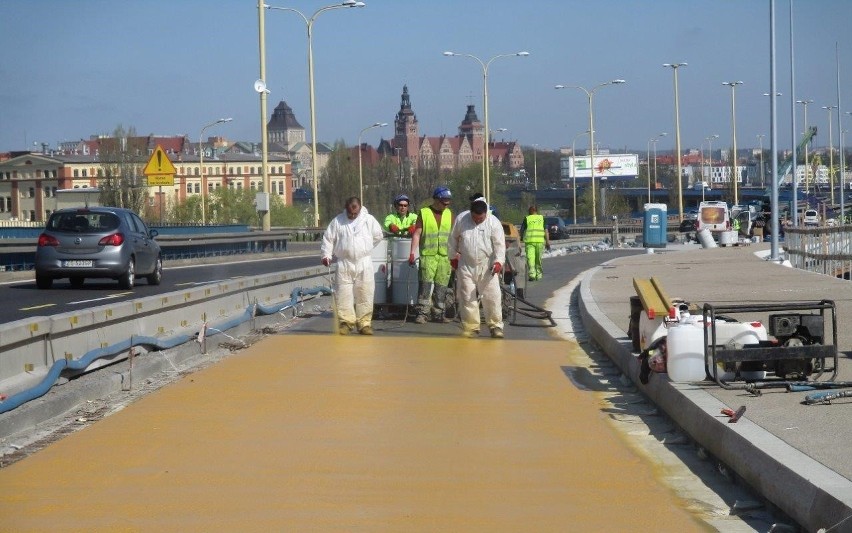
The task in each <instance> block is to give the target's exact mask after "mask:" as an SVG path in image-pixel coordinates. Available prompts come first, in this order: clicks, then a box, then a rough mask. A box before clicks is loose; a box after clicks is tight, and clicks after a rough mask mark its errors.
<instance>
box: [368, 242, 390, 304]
mask: <svg viewBox="0 0 852 533" xmlns="http://www.w3.org/2000/svg"><path fill="white" fill-rule="evenodd" d="M371 255H372V260H373V277H374V279H375V281H376V289H375V291H374V292H373V304H386V303H388V283H389V281H390V278H389V277H388V241H387V239H384V240H382V241H380V242H379V244H378V245H376V247H375V248H373V252H372V254H371Z"/></svg>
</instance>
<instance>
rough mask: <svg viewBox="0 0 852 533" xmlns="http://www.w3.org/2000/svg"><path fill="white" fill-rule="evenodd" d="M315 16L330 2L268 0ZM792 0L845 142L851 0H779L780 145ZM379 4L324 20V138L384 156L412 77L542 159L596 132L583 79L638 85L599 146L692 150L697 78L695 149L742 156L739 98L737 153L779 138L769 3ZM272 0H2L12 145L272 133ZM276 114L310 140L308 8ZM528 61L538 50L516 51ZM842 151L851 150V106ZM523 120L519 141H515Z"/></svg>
mask: <svg viewBox="0 0 852 533" xmlns="http://www.w3.org/2000/svg"><path fill="white" fill-rule="evenodd" d="M266 1H267V2H269V3H271V5H274V6H279V7H288V8H293V9H297V10H299V11H301V12H302V13H303V14H304V15H305V17H307V18H310V17H311V16H312V15H313V13H314V12H316V11H317V10H319V9H320V8H322V7H324V6H327V5H330V2H329V3H326V2H322V1H313V0H310V1H308V0H288V1H289V2H290V3H278V2H285V0H266ZM790 1H793V13H792V14H793V17H792V18H793V42H794V47H793V48H794V50H793V52H794V56H795V99H798V100H813V103H812V104H809V105H807V106H804V105H795V113H796V122H797V130H798V131H799V132H801V131H804V126H803V124H804V112H805V109H807V113H808V123H809V124H810V125H816V126H817V128H818V130H819V134H818V136H817V139H816V141H815V142H814V146H826V145H827V144H828V134H827V131H828V122H829V120H828V117H829V111H828V110H825V109H822V107H823V106H834V105H837V103H838V95H837V67H838V66H839V70H840V81H841V91H840V105H841V111H844V113H842V114H841V116H842V118H843V128H844V129H846V128H847V127H848V125H850V124H852V116H850V115H846V114H845V110H852V31H849V23H850V21H852V2H850V1H849V0H776V1H775V14H776V49H775V61H776V91H777V92H780V93H782V96H780V97H778V98H777V121H778V122H777V131H778V140H777V142H778V147H779V149H785V148H788V147H789V146H790V145H791V140H790V139H791V135H792V123H791V107H793V106H794V105H793V104H791V98H790V95H791V77H792V76H791V68H790V64H791V61H790V55H791V53H790V52H791V47H790V34H791V31H790V18H791V17H790ZM365 2H366V6H365V7H362V8H347V9H335V10H329V11H324V12H322V13H320V14H319V15H318V16H317V17H316V18H315V19H314V23H313V25H312V29H313V57H314V85H315V111H316V130H317V138H318V139H319V140H320V141H323V142H329V143H333V142H336V141H339V140H342V141H344V142H345V143H347V144H348V145H355V144H357V142H358V136H359V132H360V131H361V130H362V129H363V128H366V127H368V126H370V125H372V124H374V123H376V122H387V123H389V125H388V126H387V127H384V128H375V129H372V130H369V131H367V132H365V133H364V134H363V135H362V136H361V140H362V141H363V142H367V143H370V144H372V145H376V144H377V143H378V141H379V139H380V138H386V139H387V138H391V137H392V136H393V121H394V117H395V115H396V113H397V111H399V106H400V96H401V93H402V88H403V86H404V85H407V86H408V89H409V93H410V96H411V104H412V107H413V109H414V112H415V114H416V115H417V118H418V121H419V128H420V134H421V135H429V136H438V135H442V134H446V135H449V136H453V135H456V134H457V132H458V125H459V123H460V122H461V120H462V119H463V118H464V115H465V111H466V108H467V105H468V104H474V105H475V106H476V111H477V114H478V116H479V119H480V120H481V121H483V122H484V119H485V113H484V111H483V101H482V100H483V98H482V97H483V86H482V81H483V67H482V65H481V64H480V63H479V62H478V61H476V60H475V59H472V58H469V57H444V56H443V52H444V51H454V52H457V53H461V54H470V55H473V56H476V57H478V58H479V59H480V60H481V61H482V62H483V63H488V65H489V66H488V76H487V79H488V118H489V126H490V129H491V130H492V131H494V138H495V139H496V140H500V139H506V140H514V141H518V142H520V143H521V144H522V145H524V146H533V145H536V146H537V147H538V148H539V149H541V150H546V149H557V148H559V147H566V146H571V145H572V142H575V143H576V146H577V148H578V150H579V149H580V147H585V146H586V145H587V144H588V138H587V137H586V136H583V135H581V134H582V133H583V132H585V131H587V130H588V129H589V101H588V98H587V96H586V94H585V93H584V92H583V91H582V90H580V89H565V90H555V89H554V86H555V85H557V84H562V85H566V86H579V87H584V88H586V89H587V90H592V88H594V87H596V86H597V85H599V84H601V83H605V82H607V81H610V80H613V79H624V80H626V83H625V84H621V85H612V86H604V87H601V88H599V89H597V90H595V92H594V98H593V103H594V112H593V116H594V122H595V127H594V129H595V142H596V144H597V145H599V146H600V147H602V148H610V149H611V150H614V151H622V150H624V149H628V150H633V151H639V152H640V153H644V152H645V151H646V150H647V149H648V147H649V140H650V139H651V138H653V137H656V136H658V135H659V134H661V133H663V132H665V133H667V134H668V135H667V136H665V137H663V138H662V139H661V140H660V141H659V142H658V143H657V150H658V152H660V151H666V150H671V149H673V148H674V145H675V133H674V132H675V105H674V102H675V97H674V72H673V70H672V69H671V68H665V67H663V66H662V65H663V63H682V62H686V63H688V65H687V66H685V67H681V68H679V69H678V98H679V103H680V105H679V109H680V120H679V123H680V135H681V146H682V148H683V149H684V150H687V149H689V148H695V149H699V148H701V147H702V146H703V147H705V148H706V147H707V144H708V143H707V142H706V141H705V140H706V139H707V137H709V136H712V135H719V138H717V139H715V140H713V141H712V143H713V148H714V150H718V149H719V148H722V147H725V146H730V145H731V140H732V136H733V135H732V109H731V103H732V98H731V93H732V90H731V89H730V88H729V87H727V86H724V85H722V83H723V82H726V81H742V82H743V84H742V85H739V86H737V88H736V89H735V100H736V109H735V111H736V136H737V147H738V148H740V149H742V148H746V147H757V146H758V145H759V143H760V142H761V141H760V140H759V138H758V135H764V136H765V137H764V138H763V140H762V142H763V145H764V147H765V148H769V146H770V98H768V97H767V96H764V93H769V92H770V63H771V62H770V57H771V54H770V16H769V13H770V7H769V6H770V0H761V1H758V0H712V1H711V0H644V1H639V0H595V1H588V0H587V1H583V2H579V1H574V0H525V1H521V2H518V1H517V0H515V1H512V2H510V1H507V0H487V1H485V0H464V1H459V0H429V1H422V0H421V1H415V0H365ZM257 6H258V3H257V0H217V1H210V0H177V1H175V0H168V1H166V0H146V1H144V2H143V1H135V2H129V1H115V0H75V1H73V2H69V1H67V0H2V2H0V52H2V54H0V152H4V151H10V150H26V149H33V147H34V146H39V145H40V144H41V143H47V144H48V145H49V146H51V147H55V146H57V145H58V143H59V142H62V141H73V140H79V139H87V138H89V136H91V135H98V134H111V133H112V132H113V131H114V130H115V129H116V127H117V126H119V125H121V126H123V127H124V128H130V127H133V128H135V130H136V132H137V134H139V135H148V134H154V135H187V136H189V138H190V139H193V140H197V139H198V138H199V137H200V133H201V129H202V127H203V126H204V125H206V124H209V123H210V122H213V121H215V120H217V119H219V118H233V121H231V122H229V123H226V124H222V125H217V126H214V127H212V128H208V129H207V130H206V132H205V137H207V136H209V135H221V136H223V137H225V138H227V139H229V140H234V141H236V140H240V141H251V142H257V141H259V139H260V136H261V129H260V128H261V114H260V98H259V96H258V94H257V93H256V92H255V91H254V90H253V85H254V82H255V80H256V79H258V78H259V74H260V53H259V38H258V33H259V32H258V26H259V25H258V10H257ZM264 16H265V28H266V31H265V33H266V39H265V41H266V46H265V49H266V83H267V87H268V89H269V91H270V93H269V104H268V114H267V119H268V117H269V116H271V114H272V111H273V109H274V108H275V106H276V105H277V104H278V103H279V102H280V101H281V100H284V101H286V102H287V104H288V105H289V106H290V107H291V108H293V111H294V112H295V115H296V118H297V119H298V120H299V122H300V123H301V124H302V125H303V126H304V127H305V129H306V132H307V136H308V137H309V138H310V105H309V97H308V93H309V91H308V86H309V83H308V65H307V44H308V38H307V31H306V30H307V24H306V22H305V20H304V19H302V18H301V17H300V16H299V15H298V14H297V13H295V12H291V11H280V10H264ZM836 49H837V50H839V61H838V59H837V57H838V56H837V55H836V53H835V50H836ZM520 51H526V52H529V56H527V57H515V56H511V57H500V58H497V59H494V60H493V61H491V62H490V63H489V60H490V59H492V58H494V57H495V56H498V55H501V54H514V53H515V52H520ZM833 113H834V115H832V116H833V120H832V129H833V144H834V145H835V146H836V145H837V143H838V135H837V115H836V111H834V112H833ZM500 128H506V130H507V131H504V132H498V131H496V130H498V129H500Z"/></svg>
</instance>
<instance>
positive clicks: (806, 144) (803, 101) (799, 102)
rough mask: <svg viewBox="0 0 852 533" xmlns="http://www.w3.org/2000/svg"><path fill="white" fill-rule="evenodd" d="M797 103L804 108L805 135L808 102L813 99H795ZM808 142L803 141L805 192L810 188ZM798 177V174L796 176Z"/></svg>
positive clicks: (806, 131) (806, 132) (811, 101)
mask: <svg viewBox="0 0 852 533" xmlns="http://www.w3.org/2000/svg"><path fill="white" fill-rule="evenodd" d="M796 103H797V104H802V107H803V108H804V120H805V125H804V128H805V135H807V134H808V104H812V103H814V101H813V100H796ZM808 144H810V143H805V194H806V195H807V194H808V191H809V190H810V180H809V179H808ZM797 177H798V176H797Z"/></svg>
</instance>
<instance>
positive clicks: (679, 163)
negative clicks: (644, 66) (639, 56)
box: [663, 62, 688, 222]
mask: <svg viewBox="0 0 852 533" xmlns="http://www.w3.org/2000/svg"><path fill="white" fill-rule="evenodd" d="M663 66H664V67H667V68H671V69H672V71H673V72H674V97H675V152H676V157H677V204H678V213H679V217H680V221H681V222H683V167H682V164H683V161H682V160H681V159H682V158H681V153H680V100H679V95H678V89H677V71H678V69H679V68H680V67H685V66H688V63H686V62H682V63H663Z"/></svg>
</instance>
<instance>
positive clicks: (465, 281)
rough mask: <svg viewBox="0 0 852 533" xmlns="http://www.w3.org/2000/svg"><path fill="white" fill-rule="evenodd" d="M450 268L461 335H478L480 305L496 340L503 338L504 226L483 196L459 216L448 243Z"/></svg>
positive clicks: (486, 322)
mask: <svg viewBox="0 0 852 533" xmlns="http://www.w3.org/2000/svg"><path fill="white" fill-rule="evenodd" d="M448 251H449V254H450V258H451V259H450V265H451V266H452V268H453V269H454V270H455V271H456V301H457V303H458V305H459V311H460V315H461V321H462V335H464V336H465V337H478V336H479V323H480V317H479V302H480V299H481V300H482V309H483V311H484V312H485V324H486V325H487V326H488V329H489V331H490V332H491V337H493V338H495V339H502V338H503V308H502V299H501V296H500V276H501V275H502V274H503V264H504V263H505V261H506V237H505V235H504V234H503V225H502V224H501V223H500V221H499V220H498V219H497V217H496V216H494V215H493V214H492V213H490V212H489V210H488V202H487V201H486V200H485V197H483V196H480V197H479V198H476V199H474V200H473V201H472V202H471V203H470V211H466V212H464V213H462V214H461V215H459V217H458V219H457V220H456V223H455V225H453V230H452V232H451V233H450V242H449V244H448Z"/></svg>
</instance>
